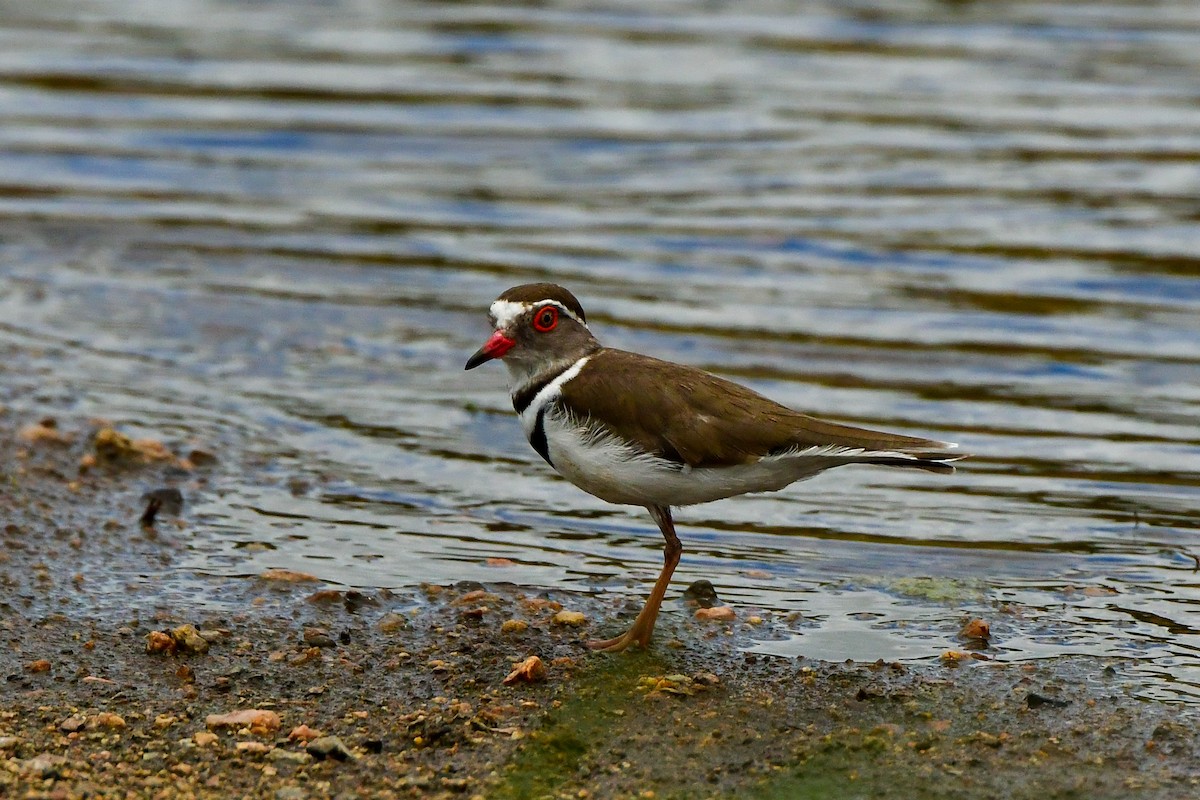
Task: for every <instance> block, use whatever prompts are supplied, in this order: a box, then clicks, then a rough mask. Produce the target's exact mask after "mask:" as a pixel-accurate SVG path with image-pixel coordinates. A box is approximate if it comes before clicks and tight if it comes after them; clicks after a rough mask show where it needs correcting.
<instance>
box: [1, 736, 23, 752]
mask: <svg viewBox="0 0 1200 800" xmlns="http://www.w3.org/2000/svg"><path fill="white" fill-rule="evenodd" d="M20 744H21V740H20V739H18V738H17V737H16V736H0V751H4V750H16V749H17V747H18V746H19V745H20Z"/></svg>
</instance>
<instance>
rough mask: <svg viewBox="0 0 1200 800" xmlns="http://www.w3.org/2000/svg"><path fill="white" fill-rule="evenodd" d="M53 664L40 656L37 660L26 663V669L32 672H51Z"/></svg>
mask: <svg viewBox="0 0 1200 800" xmlns="http://www.w3.org/2000/svg"><path fill="white" fill-rule="evenodd" d="M50 667H51V664H50V662H49V661H47V660H46V659H44V658H39V659H38V660H37V661H30V662H29V663H28V664H26V665H25V669H27V670H28V671H30V672H49V671H50Z"/></svg>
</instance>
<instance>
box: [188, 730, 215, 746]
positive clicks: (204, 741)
mask: <svg viewBox="0 0 1200 800" xmlns="http://www.w3.org/2000/svg"><path fill="white" fill-rule="evenodd" d="M220 738H221V737H220V736H217V735H216V734H215V733H209V732H208V731H197V732H196V734H195V735H194V736H193V737H192V741H194V742H195V743H196V746H197V747H208V746H209V745H210V744H216V743H217V741H218V740H219V739H220Z"/></svg>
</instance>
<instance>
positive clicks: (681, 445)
mask: <svg viewBox="0 0 1200 800" xmlns="http://www.w3.org/2000/svg"><path fill="white" fill-rule="evenodd" d="M593 367H594V368H593ZM561 402H562V403H563V405H564V406H565V407H566V408H567V409H569V410H571V411H572V412H573V413H575V414H577V415H578V416H580V417H582V418H590V420H591V421H592V422H594V423H598V424H600V425H603V426H604V427H606V428H607V429H609V430H611V431H612V432H613V433H616V434H619V435H621V436H623V437H625V438H627V439H629V440H631V441H633V442H636V443H637V444H638V445H639V446H640V447H642V448H644V449H645V450H646V451H647V452H649V453H653V454H654V455H657V456H659V457H661V458H665V459H668V460H671V461H678V462H680V463H683V464H688V465H690V466H693V467H711V466H725V465H733V464H745V463H748V462H751V461H754V460H757V459H759V458H761V457H763V456H765V455H769V454H772V453H778V452H783V451H786V450H789V449H792V448H801V449H802V448H806V447H823V446H835V447H838V446H840V447H849V448H861V449H863V450H867V451H875V452H880V451H884V452H895V453H904V454H906V455H911V456H913V457H915V458H917V459H918V460H919V462H918V463H913V462H910V461H908V460H907V459H905V460H903V461H905V463H903V464H895V465H896V466H921V467H923V468H926V469H935V470H937V471H952V469H951V468H950V467H949V466H948V465H945V464H942V463H941V462H943V461H945V460H955V459H957V458H961V457H962V456H959V455H957V454H951V453H947V452H946V450H947V448H948V445H946V444H945V443H944V442H938V441H934V440H932V439H920V438H916V437H912V436H901V435H898V434H890V433H881V432H878V431H871V430H866V429H864V428H854V427H850V426H848V425H839V424H837V423H833V422H826V421H824V420H820V419H816V418H815V417H810V416H808V415H806V414H801V413H799V412H797V411H793V410H792V409H790V408H788V407H787V406H783V405H780V404H779V403H776V402H775V401H774V400H770V399H768V398H766V397H763V396H762V395H760V394H758V393H757V392H754V391H752V390H751V389H747V388H746V387H745V386H741V385H739V384H736V383H733V382H731V381H727V380H725V379H723V378H718V377H717V376H715V375H710V374H709V373H707V372H704V371H703V370H699V369H695V368H694V367H688V366H684V365H682V364H673V363H671V362H668V361H660V360H658V359H655V358H650V357H649V356H642V355H638V354H636V353H628V352H625V351H623V350H611V349H607V348H606V349H604V350H601V351H600V352H598V353H596V354H595V355H594V356H592V358H591V361H590V362H589V363H588V369H585V370H583V372H581V373H580V374H579V375H577V376H576V377H574V378H572V379H571V380H570V381H568V382H567V383H566V384H565V385H564V386H563V389H562V401H561ZM580 409H587V411H586V412H581V411H580ZM864 455H867V454H864ZM863 460H864V461H868V463H886V464H891V461H888V460H883V459H876V460H875V461H873V462H872V461H870V460H869V459H868V458H864V459H863Z"/></svg>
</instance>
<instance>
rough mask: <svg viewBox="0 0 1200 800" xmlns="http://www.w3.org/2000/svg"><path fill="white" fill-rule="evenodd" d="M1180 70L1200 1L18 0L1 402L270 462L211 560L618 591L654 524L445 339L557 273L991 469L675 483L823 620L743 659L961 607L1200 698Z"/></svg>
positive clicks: (899, 626) (717, 544)
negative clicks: (498, 562) (552, 459)
mask: <svg viewBox="0 0 1200 800" xmlns="http://www.w3.org/2000/svg"><path fill="white" fill-rule="evenodd" d="M1198 74H1200V6H1198V5H1196V4H1195V3H1190V2H1183V0H1179V2H1174V3H1158V4H1149V3H1143V2H1127V3H1120V2H1107V3H1088V4H1080V3H1073V2H1066V0H1064V1H1063V2H1012V3H995V2H992V3H984V2H979V3H972V2H943V3H934V2H928V3H926V2H901V3H893V2H887V3H885V2H882V0H864V2H855V3H847V4H842V3H828V4H820V3H809V4H803V6H802V7H801V8H800V9H799V10H796V9H795V8H794V6H793V5H792V4H787V3H771V2H765V1H764V2H758V1H757V0H755V1H753V2H747V1H746V0H742V1H741V2H737V3H705V4H700V3H695V4H683V3H661V4H657V5H653V4H649V5H648V4H643V3H632V2H629V3H621V2H607V3H592V4H578V5H575V4H570V3H564V4H548V5H542V4H530V5H516V4H510V3H502V4H499V3H498V4H496V5H485V4H475V3H453V4H423V3H385V2H382V0H379V1H377V2H373V1H372V0H358V1H357V2H356V1H355V0H344V2H336V1H333V2H316V1H315V0H313V2H308V3H301V2H295V0H287V1H286V2H284V1H283V0H279V2H219V1H218V0H173V1H172V2H160V1H158V0H155V2H149V0H147V1H146V2H117V1H116V0H108V1H106V0H91V2H89V3H86V4H80V3H75V2H53V1H52V0H37V1H36V2H35V1H34V0H15V2H8V3H6V4H5V9H4V11H3V13H0V119H2V120H3V124H0V279H2V283H0V352H2V353H3V354H4V357H5V360H6V361H7V366H3V367H0V377H2V378H3V379H4V383H5V387H4V393H5V395H6V400H7V402H8V403H9V404H10V405H13V406H14V407H16V408H18V409H25V410H27V411H29V412H30V413H33V411H34V410H35V409H37V408H39V407H40V406H42V405H44V404H48V403H49V404H59V405H63V404H66V405H70V406H71V407H73V408H75V409H77V410H78V411H80V412H81V413H87V414H99V415H103V416H105V417H108V418H110V419H114V420H116V421H117V422H119V423H121V424H122V425H124V426H126V427H127V428H130V429H134V430H144V431H146V432H149V433H153V434H155V435H158V436H166V437H168V438H173V439H178V440H185V439H188V440H190V439H198V440H200V441H205V442H210V443H219V444H220V446H222V447H227V448H233V449H236V448H244V449H246V450H247V451H249V452H250V453H251V454H252V455H253V456H254V457H255V458H261V459H262V460H263V461H264V463H267V464H269V465H271V469H272V470H273V474H274V475H275V476H277V478H278V480H277V481H267V482H265V483H263V484H262V485H259V484H257V483H255V484H252V485H247V484H245V483H240V482H238V481H237V480H236V476H231V477H229V478H228V479H226V480H225V482H224V483H223V484H222V485H220V486H219V487H218V492H217V495H216V497H215V499H211V500H209V501H206V502H205V503H204V504H203V505H201V506H199V507H197V508H195V509H193V511H192V515H191V520H192V522H193V525H192V527H191V528H190V529H189V535H190V536H191V540H190V544H191V549H190V555H189V556H188V557H187V559H186V563H185V565H184V569H185V571H186V570H199V571H201V572H209V573H219V574H248V573H252V572H256V571H258V570H261V569H263V568H265V567H268V566H282V567H292V568H299V569H303V570H306V571H309V572H314V573H316V574H318V575H320V576H321V577H322V578H325V579H327V580H329V581H332V582H341V583H346V584H352V585H356V586H366V587H380V586H391V587H394V586H405V585H411V584H413V583H416V582H418V581H436V582H445V581H454V580H459V579H464V578H467V579H478V580H484V581H501V580H504V581H516V582H519V583H524V584H529V585H533V586H542V587H570V588H574V589H583V590H593V589H595V590H602V591H605V592H607V593H613V594H623V593H627V594H629V595H630V596H637V595H640V594H641V593H642V592H644V590H645V589H646V587H647V585H648V582H649V580H650V579H651V578H652V577H653V575H654V574H655V573H656V571H657V569H658V564H659V562H660V552H659V548H660V539H659V536H658V533H657V531H656V530H655V529H654V526H653V524H652V523H651V522H650V520H649V518H648V516H647V515H646V514H645V512H644V511H641V510H639V509H625V508H618V507H613V506H608V505H605V504H604V503H602V502H600V501H598V500H595V499H593V498H590V497H588V496H587V495H584V494H583V493H582V492H580V491H578V490H577V489H575V488H574V487H572V486H570V485H569V484H567V483H565V482H564V481H562V480H560V479H558V478H557V477H555V476H554V475H552V474H551V473H550V471H549V470H548V469H547V468H546V467H545V465H544V464H543V463H542V462H541V459H540V458H538V457H537V455H536V454H535V453H534V452H533V451H532V450H531V449H530V448H529V447H528V445H527V444H526V443H525V441H524V439H523V438H522V435H521V433H520V429H519V426H518V423H517V421H516V419H515V418H514V416H513V414H512V412H511V409H510V407H509V403H508V398H507V395H506V391H505V381H504V375H503V370H502V369H500V368H499V367H494V368H490V369H481V370H478V371H475V372H471V373H464V372H463V371H462V363H463V361H464V360H465V358H466V356H467V355H468V354H470V353H471V352H472V351H473V350H474V349H475V348H476V347H477V346H478V345H479V344H480V343H481V341H482V339H483V338H484V337H485V336H486V335H487V333H488V330H487V324H486V321H485V318H484V311H485V309H486V306H487V304H488V303H489V302H490V300H491V299H492V298H493V297H494V296H495V295H496V294H498V293H499V292H500V291H501V290H503V289H505V288H507V287H508V286H510V285H513V284H516V283H521V282H525V281H529V280H546V279H548V280H555V281H558V282H561V283H564V284H566V285H567V286H569V287H570V288H571V289H572V290H573V291H574V292H575V293H576V294H577V295H578V296H579V297H580V299H581V300H582V301H583V303H584V305H585V307H586V308H587V309H588V311H589V319H590V320H593V319H594V324H593V328H594V330H595V331H596V332H597V333H598V334H599V335H600V336H601V337H602V339H603V340H604V341H606V342H607V343H609V344H613V345H617V346H621V347H626V348H630V349H636V350H641V351H644V352H648V353H652V354H654V355H658V356H660V357H665V358H669V359H674V360H679V361H684V362H688V363H691V364H697V365H700V366H703V367H705V368H707V369H710V370H713V371H715V372H719V373H721V374H724V375H728V376H732V377H734V378H737V379H739V380H742V381H744V382H747V383H749V384H751V385H752V386H754V387H755V388H757V389H759V390H760V391H762V392H764V393H766V394H768V395H770V396H772V397H774V398H776V399H779V400H781V401H783V402H785V403H788V404H791V405H793V406H796V407H798V408H802V409H804V410H806V411H809V412H811V413H815V414H818V415H826V416H831V417H835V418H838V419H841V420H846V421H850V422H854V423H858V424H863V425H868V426H879V427H883V428H891V429H897V430H902V431H908V432H913V433H917V434H921V435H931V436H934V437H938V438H947V439H952V440H956V441H959V442H960V443H962V445H963V446H964V448H965V449H967V450H969V451H971V452H974V453H977V454H978V456H977V457H976V458H974V459H973V460H972V461H970V462H968V464H967V465H966V466H965V468H964V469H963V470H961V471H960V472H959V473H958V474H957V475H955V476H953V477H951V478H942V477H939V476H930V475H926V474H917V475H909V474H906V473H903V472H891V471H886V470H869V469H860V470H857V471H855V470H841V471H839V472H837V473H834V474H833V475H825V476H822V477H819V478H817V479H815V480H813V481H811V482H809V483H806V484H801V485H798V486H795V487H792V488H791V489H789V490H788V491H786V492H783V493H779V494H772V495H760V496H753V497H744V498H738V499H734V500H730V501H724V502H721V503H716V504H712V505H708V506H700V507H694V508H690V509H685V510H683V511H682V512H680V513H679V514H678V515H677V520H678V521H679V524H680V530H681V534H682V537H683V539H684V542H685V547H686V548H687V550H686V553H685V557H684V562H683V565H682V567H681V568H680V570H679V571H678V572H677V574H676V588H677V589H678V588H682V587H683V586H685V585H686V584H687V583H688V582H690V581H691V580H694V579H697V578H701V577H703V578H708V579H711V580H712V581H713V582H714V583H715V584H716V585H717V588H718V591H719V592H720V594H721V595H722V597H723V599H725V600H728V601H732V602H734V603H736V604H741V605H748V606H763V607H768V608H775V609H780V610H786V611H799V612H801V614H802V619H801V621H799V622H797V623H796V626H795V635H794V638H792V639H790V640H788V641H783V642H768V643H764V644H763V645H762V646H761V647H762V649H764V650H766V651H769V652H780V653H795V654H804V655H807V656H810V657H814V658H828V659H841V658H846V657H853V658H864V659H875V658H879V657H884V658H913V659H921V658H934V657H936V656H937V655H938V654H939V653H940V652H941V651H942V650H943V649H945V648H946V647H950V646H955V641H954V635H955V633H956V631H957V621H958V619H959V616H960V615H965V614H979V615H982V616H984V617H985V618H987V619H988V620H989V621H991V623H992V627H993V631H994V633H995V637H996V638H995V647H996V651H995V652H994V654H995V655H996V656H997V657H999V658H1002V659H1006V660H1018V659H1029V658H1040V657H1045V656H1051V655H1057V654H1063V653H1088V654H1099V655H1104V656H1120V657H1123V658H1128V659H1130V660H1131V662H1130V663H1131V664H1132V667H1130V668H1129V674H1130V675H1131V680H1132V681H1133V686H1134V688H1135V690H1136V691H1138V692H1140V693H1141V694H1142V695H1144V696H1147V697H1161V698H1168V699H1178V700H1186V701H1189V702H1195V701H1197V700H1200V652H1198V650H1200V617H1198V612H1200V572H1198V571H1197V566H1198V563H1200V562H1197V560H1196V558H1195V557H1194V556H1193V553H1200V522H1198V520H1197V507H1198V506H1200V489H1198V488H1197V487H1198V485H1200V432H1198V427H1197V421H1198V419H1200V323H1198V322H1197V320H1198V319H1200V257H1198V254H1200V224H1198V221H1200V82H1198V81H1197V80H1196V75H1198ZM247 545H252V546H247ZM489 557H503V558H509V559H512V560H513V561H515V562H517V563H516V565H515V566H512V567H489V566H487V565H486V563H485V560H486V559H487V558H489ZM924 577H930V578H934V579H936V580H935V581H934V582H932V583H931V582H925V581H921V580H919V579H921V578H924ZM669 613H677V610H675V609H672V610H669Z"/></svg>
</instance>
